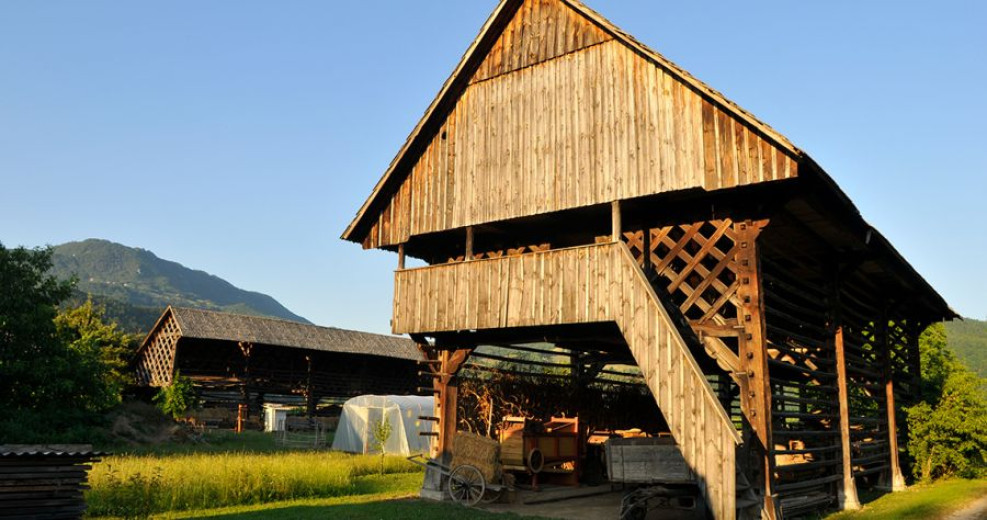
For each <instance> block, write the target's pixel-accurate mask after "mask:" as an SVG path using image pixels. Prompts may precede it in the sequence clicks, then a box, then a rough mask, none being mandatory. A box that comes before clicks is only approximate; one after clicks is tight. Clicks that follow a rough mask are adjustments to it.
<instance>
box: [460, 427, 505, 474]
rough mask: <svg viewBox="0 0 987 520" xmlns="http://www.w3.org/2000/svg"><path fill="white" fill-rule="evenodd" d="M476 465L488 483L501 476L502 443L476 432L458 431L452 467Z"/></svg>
mask: <svg viewBox="0 0 987 520" xmlns="http://www.w3.org/2000/svg"><path fill="white" fill-rule="evenodd" d="M460 464H469V465H471V466H476V468H477V469H479V470H480V473H482V474H483V478H485V479H486V480H487V482H488V483H491V482H497V481H498V480H499V477H500V443H499V442H497V441H495V440H493V439H488V438H486V437H483V436H481V435H476V434H474V433H467V432H456V436H455V437H454V438H453V440H452V468H455V467H456V466H458V465H460Z"/></svg>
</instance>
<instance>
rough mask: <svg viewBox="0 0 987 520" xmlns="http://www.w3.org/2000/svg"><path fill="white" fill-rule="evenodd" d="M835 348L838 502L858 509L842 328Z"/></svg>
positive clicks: (844, 507)
mask: <svg viewBox="0 0 987 520" xmlns="http://www.w3.org/2000/svg"><path fill="white" fill-rule="evenodd" d="M836 290H837V294H838V293H839V286H837V289H836ZM833 341H834V344H835V347H836V384H837V388H838V393H839V399H840V445H841V447H842V451H843V485H842V486H840V493H839V501H840V506H841V507H842V508H843V509H860V500H859V499H858V498H857V483H856V482H854V480H853V461H852V458H851V454H850V403H849V393H848V392H847V379H846V355H845V354H844V352H843V327H842V326H838V327H837V328H836V334H835V336H834V338H833Z"/></svg>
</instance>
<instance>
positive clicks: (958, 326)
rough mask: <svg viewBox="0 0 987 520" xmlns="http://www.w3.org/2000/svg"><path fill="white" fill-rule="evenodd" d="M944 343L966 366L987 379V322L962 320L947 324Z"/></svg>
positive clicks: (971, 319)
mask: <svg viewBox="0 0 987 520" xmlns="http://www.w3.org/2000/svg"><path fill="white" fill-rule="evenodd" d="M946 341H947V342H948V343H949V347H950V348H951V349H953V351H954V352H956V355H958V356H959V357H960V359H962V360H963V361H964V362H965V363H966V364H967V366H969V367H970V368H971V369H972V370H973V371H974V372H976V373H977V374H979V375H980V377H987V321H980V320H975V319H973V318H964V319H963V320H962V321H960V320H955V321H951V322H948V323H946Z"/></svg>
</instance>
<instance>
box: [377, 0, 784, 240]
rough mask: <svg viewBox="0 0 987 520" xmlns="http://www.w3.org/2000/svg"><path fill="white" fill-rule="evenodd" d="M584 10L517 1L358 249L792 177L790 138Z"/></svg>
mask: <svg viewBox="0 0 987 520" xmlns="http://www.w3.org/2000/svg"><path fill="white" fill-rule="evenodd" d="M573 5H576V6H577V7H578V8H577V7H573ZM583 9H585V8H582V7H581V5H579V4H574V3H573V4H570V3H569V2H568V1H566V0H525V1H524V2H523V3H522V4H521V6H520V7H519V8H518V9H517V10H516V12H515V13H514V14H513V17H512V19H511V20H510V22H509V23H507V24H506V25H505V26H504V27H503V28H502V29H501V33H500V35H499V37H498V39H497V40H496V42H495V43H494V44H493V46H492V47H491V48H490V50H489V51H488V52H487V54H486V56H485V57H484V58H483V60H482V61H481V62H480V63H479V65H478V66H476V67H474V69H475V70H473V71H472V72H471V76H470V79H469V81H468V85H467V86H466V87H465V88H464V89H463V90H462V92H461V93H460V94H459V97H458V99H457V100H456V102H455V103H454V104H453V105H452V107H451V109H449V110H448V112H447V113H446V114H445V115H444V117H445V119H444V121H443V122H442V123H441V125H440V126H439V127H438V130H437V131H436V132H435V133H434V135H433V136H431V140H430V141H429V142H428V143H427V144H426V145H425V146H423V151H422V152H421V155H420V156H419V157H418V158H417V162H414V163H413V165H412V166H411V167H410V172H404V173H403V175H405V178H404V181H403V182H402V183H401V184H400V187H399V188H398V189H396V190H394V191H392V192H391V194H388V193H375V196H385V197H390V200H389V201H387V203H386V204H385V205H384V206H383V210H381V211H379V213H378V214H377V215H376V219H375V220H376V222H375V223H374V224H373V225H372V227H371V228H370V231H369V232H368V233H367V235H366V236H365V237H364V239H363V244H364V247H368V248H369V247H382V246H389V245H396V244H399V243H402V242H405V241H407V240H408V239H409V238H410V237H411V236H414V235H419V234H425V233H431V232H436V231H442V230H447V229H455V228H460V227H464V226H468V225H475V224H482V223H487V222H495V221H500V220H507V219H512V218H517V217H523V216H528V215H535V214H542V213H548V212H553V211H559V210H565V209H571V208H576V207H581V206H589V205H594V204H601V203H606V202H609V201H612V200H620V199H627V198H632V197H639V196H643V195H649V194H655V193H663V192H670V191H677V190H686V189H696V188H698V189H705V190H716V189H722V188H731V187H735V186H739V185H746V184H753V183H758V182H765V181H771V180H777V179H785V178H789V177H794V176H795V175H796V164H795V158H794V156H795V154H794V153H792V148H791V147H790V145H788V144H787V142H786V143H785V144H783V145H782V146H778V144H777V142H776V141H775V140H773V139H771V138H769V137H766V136H765V134H764V132H763V128H764V127H763V126H761V125H757V124H752V122H751V120H752V118H750V117H743V116H741V115H738V112H739V109H738V108H737V107H735V106H733V105H732V104H729V102H726V101H725V100H723V99H722V98H718V97H717V96H715V95H710V93H709V92H710V91H709V89H708V87H705V86H704V85H701V84H699V85H700V86H699V87H697V83H698V82H697V81H696V80H694V79H692V78H687V77H686V75H685V74H684V73H682V71H680V70H679V69H677V68H676V67H674V66H672V65H671V64H669V63H668V62H667V61H665V60H664V59H663V58H661V57H660V56H658V55H656V54H649V53H648V52H647V50H646V49H644V50H642V49H643V47H641V46H640V45H639V44H637V43H636V42H633V41H632V40H629V39H628V37H627V36H626V35H623V33H619V32H615V31H616V29H615V28H613V27H612V26H609V25H606V26H605V25H601V24H600V23H598V20H593V19H591V18H590V17H589V16H587V14H586V12H585V11H584V10H583ZM481 36H482V35H481ZM464 59H465V58H464ZM395 173H397V174H399V175H402V172H395Z"/></svg>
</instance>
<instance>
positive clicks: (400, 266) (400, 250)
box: [398, 242, 404, 271]
mask: <svg viewBox="0 0 987 520" xmlns="http://www.w3.org/2000/svg"><path fill="white" fill-rule="evenodd" d="M402 270H404V243H403V242H402V243H400V244H398V271H402Z"/></svg>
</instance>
